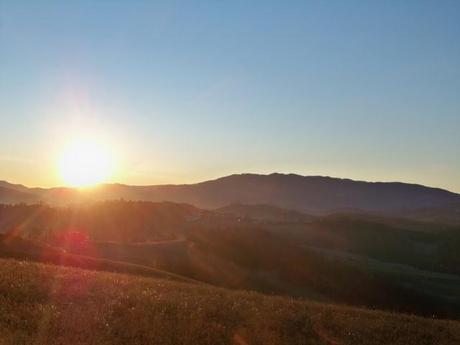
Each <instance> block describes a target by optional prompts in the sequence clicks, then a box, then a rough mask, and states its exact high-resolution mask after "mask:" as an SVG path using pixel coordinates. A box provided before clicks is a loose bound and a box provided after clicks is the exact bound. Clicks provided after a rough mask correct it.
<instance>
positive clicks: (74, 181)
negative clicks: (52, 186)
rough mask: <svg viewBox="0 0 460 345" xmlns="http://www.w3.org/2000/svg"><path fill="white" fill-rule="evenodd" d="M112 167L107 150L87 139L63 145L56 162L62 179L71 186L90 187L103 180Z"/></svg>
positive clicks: (110, 172)
mask: <svg viewBox="0 0 460 345" xmlns="http://www.w3.org/2000/svg"><path fill="white" fill-rule="evenodd" d="M113 168H114V167H113V160H112V157H111V155H110V153H109V151H108V150H107V149H106V148H105V147H104V146H103V145H101V144H100V143H98V142H96V141H93V140H87V139H81V140H77V141H74V142H72V143H71V144H70V145H68V146H67V147H65V148H64V150H63V152H62V156H61V158H60V160H59V163H58V169H59V174H60V175H61V178H62V180H63V181H64V183H65V184H66V185H68V186H71V187H90V186H94V185H96V184H98V183H101V182H105V181H106V179H107V178H108V177H110V175H111V174H112V173H113Z"/></svg>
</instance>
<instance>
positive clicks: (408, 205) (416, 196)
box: [0, 173, 460, 215]
mask: <svg viewBox="0 0 460 345" xmlns="http://www.w3.org/2000/svg"><path fill="white" fill-rule="evenodd" d="M0 186H1V187H2V189H1V190H0V200H1V201H2V202H4V203H8V202H9V203H12V202H19V201H23V202H35V201H36V200H37V199H38V200H41V201H43V202H47V203H51V204H66V203H75V202H85V201H92V200H111V199H126V200H144V201H173V202H181V203H189V204H192V205H195V206H197V207H201V208H210V209H214V208H220V207H224V206H228V205H230V204H248V205H257V204H265V205H272V206H277V207H282V208H285V209H291V210H296V211H300V212H305V213H310V214H324V213H331V212H337V211H346V212H349V211H365V212H385V213H388V212H390V213H398V214H404V212H406V211H407V212H408V213H410V214H415V215H416V214H417V212H415V213H414V212H412V211H414V210H419V209H423V210H429V209H436V210H438V212H441V213H442V212H446V211H445V210H444V207H446V208H447V210H450V209H453V210H454V211H455V210H457V209H458V208H456V207H453V206H452V205H457V204H460V195H459V194H456V193H452V192H449V191H447V190H443V189H439V188H431V187H426V186H422V185H416V184H407V183H401V182H364V181H354V180H350V179H339V178H332V177H322V176H300V175H295V174H278V173H274V174H270V175H257V174H238V175H230V176H226V177H222V178H219V179H216V180H211V181H206V182H201V183H196V184H184V185H156V186H129V185H123V184H105V185H101V186H98V187H96V188H93V189H91V190H83V191H82V190H78V189H72V188H50V189H45V188H26V187H24V186H21V185H10V184H8V183H5V182H3V183H2V185H0ZM409 211H410V212H409ZM447 212H448V213H449V211H447ZM424 214H427V211H425V212H424ZM449 214H450V213H449Z"/></svg>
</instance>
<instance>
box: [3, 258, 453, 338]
mask: <svg viewBox="0 0 460 345" xmlns="http://www.w3.org/2000/svg"><path fill="white" fill-rule="evenodd" d="M459 343H460V323H459V322H456V321H442V320H430V319H424V318H420V317H414V316H407V315H402V314H391V313H384V312H378V311H369V310H363V309H357V308H350V307H338V306H332V305H324V304H317V303H308V302H300V301H295V300H292V299H287V298H281V297H271V296H265V295H261V294H257V293H248V292H234V291H233V292H232V291H229V290H225V289H219V288H214V287H210V286H205V285H196V284H186V283H182V282H176V281H171V280H162V279H152V278H146V277H136V276H132V275H124V274H116V273H103V272H97V271H89V270H83V269H78V268H68V267H58V266H54V265H45V264H38V263H31V262H26V261H18V260H13V259H0V344H171V345H172V344H213V345H214V344H238V345H242V344H358V345H359V344H404V345H410V344H417V345H420V344H459Z"/></svg>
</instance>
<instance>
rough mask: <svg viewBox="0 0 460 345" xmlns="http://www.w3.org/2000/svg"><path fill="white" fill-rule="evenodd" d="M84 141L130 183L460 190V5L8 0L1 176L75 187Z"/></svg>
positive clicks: (0, 63) (1, 31)
mask: <svg viewBox="0 0 460 345" xmlns="http://www.w3.org/2000/svg"><path fill="white" fill-rule="evenodd" d="M81 135H85V136H91V137H95V138H97V139H98V140H100V141H102V142H104V143H105V144H106V145H108V146H109V147H110V148H111V150H113V152H115V153H114V154H115V155H116V158H117V162H118V168H117V171H116V174H115V175H114V176H113V177H112V179H111V180H112V181H117V182H122V183H129V184H156V183H172V182H174V183H188V182H197V181H201V180H206V179H209V178H215V177H219V176H223V175H227V174H231V173H240V172H257V173H270V172H275V171H277V172H293V173H299V174H303V175H330V176H338V177H349V178H353V179H364V180H371V181H376V180H380V181H394V180H399V181H405V182H415V183H421V184H426V185H432V186H438V187H443V188H447V189H450V190H453V191H456V192H460V1H455V0H453V1H434V0H433V1H422V0H417V1H410V0H408V1H399V0H397V1H380V2H377V1H268V0H266V1H252V2H250V4H249V2H248V1H226V2H222V1H183V2H175V1H164V2H163V1H127V0H126V1H95V0H91V1H45V0H40V1H18V0H0V179H5V180H9V181H11V182H16V183H24V184H27V185H30V186H53V185H59V184H62V181H60V179H59V177H58V176H57V173H56V159H57V156H58V155H59V152H60V151H59V149H60V148H61V147H62V145H64V143H65V142H66V141H67V140H68V139H69V138H71V137H78V136H81Z"/></svg>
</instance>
